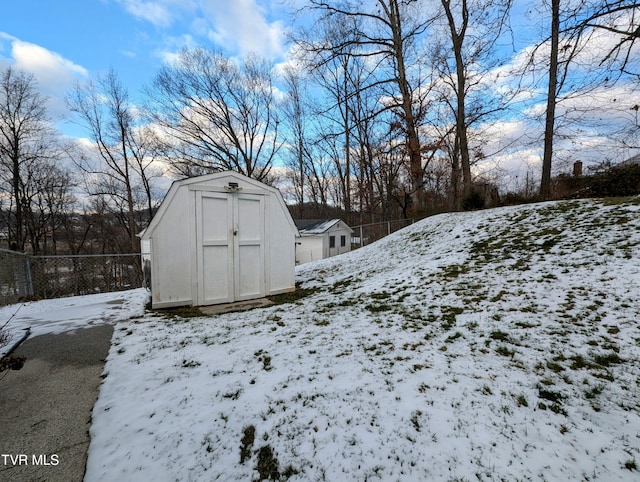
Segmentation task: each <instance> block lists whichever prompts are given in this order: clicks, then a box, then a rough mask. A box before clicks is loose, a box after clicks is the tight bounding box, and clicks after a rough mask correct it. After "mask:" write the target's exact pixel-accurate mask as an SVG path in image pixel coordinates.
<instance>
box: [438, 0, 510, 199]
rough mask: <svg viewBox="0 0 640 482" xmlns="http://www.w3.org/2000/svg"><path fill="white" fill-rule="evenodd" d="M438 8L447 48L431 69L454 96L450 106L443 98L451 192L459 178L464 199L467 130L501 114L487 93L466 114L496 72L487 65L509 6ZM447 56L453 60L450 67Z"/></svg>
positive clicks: (456, 3) (468, 186)
mask: <svg viewBox="0 0 640 482" xmlns="http://www.w3.org/2000/svg"><path fill="white" fill-rule="evenodd" d="M440 3H441V5H442V10H443V14H444V17H445V18H446V25H447V29H448V40H449V42H450V44H449V48H444V47H443V46H442V45H440V49H439V51H440V53H439V54H438V55H437V56H436V59H435V64H436V66H437V68H438V69H439V70H440V74H441V77H440V78H441V79H442V80H444V82H445V84H447V85H448V86H449V87H450V88H451V90H452V91H453V93H454V96H453V99H452V100H449V97H448V96H445V101H446V102H447V103H448V104H449V106H450V107H451V110H452V111H453V115H454V118H455V136H456V138H455V142H454V145H455V148H456V149H455V152H454V156H453V173H452V175H453V176H454V178H455V179H454V180H453V181H454V186H457V176H458V174H459V171H461V172H462V183H463V191H464V196H468V195H469V194H470V193H471V191H472V189H473V179H472V176H471V156H470V147H469V144H470V141H469V135H468V130H469V128H470V126H471V124H472V123H473V122H478V121H479V120H480V119H482V118H484V117H486V116H487V115H488V114H489V113H492V112H495V111H496V110H499V109H500V105H499V104H496V103H494V100H495V99H492V98H491V96H490V95H488V93H487V92H484V95H483V97H484V99H483V101H482V103H477V104H476V105H477V107H476V109H471V107H470V104H471V99H472V98H473V94H474V91H477V90H479V88H480V89H481V88H482V87H483V83H482V79H483V78H484V77H486V73H487V72H488V71H489V70H490V69H491V68H493V67H495V63H496V62H495V61H492V60H491V59H492V57H493V56H494V55H495V52H494V45H495V42H496V40H497V39H498V38H500V36H501V34H502V31H503V27H504V26H505V24H506V16H507V14H508V12H509V8H510V4H511V0H453V1H452V0H441V2H440ZM449 52H450V54H449ZM450 55H453V62H452V65H451V66H450V65H449V61H448V58H449V56H450ZM485 90H486V89H485ZM479 106H481V107H479ZM453 196H454V207H455V208H457V209H459V208H460V206H461V204H460V202H461V199H460V197H459V193H458V189H457V188H455V189H454V192H453Z"/></svg>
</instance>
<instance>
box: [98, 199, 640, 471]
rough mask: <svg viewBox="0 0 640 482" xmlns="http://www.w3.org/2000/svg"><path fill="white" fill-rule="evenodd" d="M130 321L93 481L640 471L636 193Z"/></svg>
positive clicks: (511, 219)
mask: <svg viewBox="0 0 640 482" xmlns="http://www.w3.org/2000/svg"><path fill="white" fill-rule="evenodd" d="M297 278H298V280H299V281H300V282H301V283H302V285H301V286H302V288H303V289H304V290H305V291H303V292H301V293H302V294H304V295H305V296H302V297H300V298H299V299H297V300H294V301H292V302H290V303H284V304H277V305H273V306H270V307H267V308H260V309H254V310H252V311H248V312H238V313H230V314H226V315H216V316H211V317H186V316H179V315H178V316H171V315H169V314H166V313H162V312H155V313H154V312H146V313H145V314H144V315H142V316H140V317H138V318H136V319H132V320H129V321H125V322H120V323H119V324H118V325H117V326H116V332H115V334H114V340H113V346H112V348H111V351H110V354H109V358H108V362H107V366H106V377H105V379H104V383H103V385H102V388H101V392H100V397H99V400H98V402H97V404H96V406H95V408H94V417H93V425H92V427H91V436H92V443H91V447H90V453H89V461H88V466H87V476H86V480H88V481H98V480H100V481H106V480H113V481H118V480H129V481H131V480H140V481H143V480H144V481H147V480H155V481H165V480H199V481H210V480H221V481H231V480H241V481H247V480H259V479H267V478H271V479H279V480H287V479H288V480H292V481H293V480H296V481H312V480H313V481H315V480H328V481H350V480H354V481H355V480H357V481H364V480H382V481H396V480H400V481H421V480H424V481H440V480H442V481H446V480H469V481H470V480H482V481H487V480H549V481H556V480H607V481H611V480H638V479H639V478H640V472H639V471H638V470H639V467H638V464H640V325H639V323H638V321H639V320H640V199H638V198H635V199H632V200H626V201H625V202H621V201H610V202H605V203H603V202H598V201H572V202H561V203H545V204H538V205H529V206H523V207H522V206H521V207H512V208H504V209H496V210H489V211H482V212H476V213H460V214H445V215H440V216H435V217H432V218H429V219H426V220H424V221H422V222H420V223H416V224H415V225H413V226H411V227H409V228H408V229H405V230H403V231H400V232H398V233H396V234H394V235H392V236H389V237H387V238H385V239H384V240H382V241H380V242H378V243H375V244H373V245H371V246H368V247H365V248H363V249H360V250H357V251H354V252H351V253H350V254H348V255H343V256H340V257H336V258H332V259H329V260H324V261H321V262H316V263H310V264H307V265H304V266H302V267H300V268H299V270H298V272H297Z"/></svg>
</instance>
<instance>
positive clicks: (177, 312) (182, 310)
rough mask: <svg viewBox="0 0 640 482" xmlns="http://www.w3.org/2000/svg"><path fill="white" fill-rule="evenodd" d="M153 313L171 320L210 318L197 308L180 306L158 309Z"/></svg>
mask: <svg viewBox="0 0 640 482" xmlns="http://www.w3.org/2000/svg"><path fill="white" fill-rule="evenodd" d="M152 311H153V312H154V313H157V314H159V315H161V316H163V317H165V318H167V319H169V320H177V319H188V318H198V317H203V316H204V317H208V316H210V315H207V314H205V313H203V312H202V311H200V309H199V308H198V307H197V306H178V307H176V308H162V309H157V310H152Z"/></svg>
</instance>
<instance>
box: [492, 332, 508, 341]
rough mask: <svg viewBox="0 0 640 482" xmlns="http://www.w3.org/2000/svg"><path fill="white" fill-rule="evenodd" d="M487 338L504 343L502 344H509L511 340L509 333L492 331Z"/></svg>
mask: <svg viewBox="0 0 640 482" xmlns="http://www.w3.org/2000/svg"><path fill="white" fill-rule="evenodd" d="M489 338H491V339H492V340H497V341H504V342H509V341H510V339H511V337H510V336H509V333H507V332H505V331H502V330H494V331H492V332H491V333H489Z"/></svg>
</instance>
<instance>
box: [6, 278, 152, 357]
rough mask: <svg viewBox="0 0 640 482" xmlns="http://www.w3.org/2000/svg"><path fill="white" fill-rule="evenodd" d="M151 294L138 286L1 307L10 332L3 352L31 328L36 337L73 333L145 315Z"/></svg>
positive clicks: (31, 335)
mask: <svg viewBox="0 0 640 482" xmlns="http://www.w3.org/2000/svg"><path fill="white" fill-rule="evenodd" d="M148 297H149V296H148V293H147V291H146V290H144V289H137V290H131V291H126V292H117V293H102V294H97V295H88V296H76V297H73V298H58V299H54V300H44V301H37V302H35V301H31V302H28V303H18V304H14V305H9V306H3V307H0V327H3V326H4V330H3V332H4V333H5V335H6V343H4V344H2V345H0V356H3V355H4V354H5V353H6V352H7V351H8V350H9V349H10V348H11V347H13V346H14V345H15V343H16V342H18V341H19V340H20V339H21V338H22V337H23V335H24V333H25V330H26V329H27V328H28V329H29V330H30V335H29V336H30V337H34V336H39V335H47V334H59V333H65V332H67V333H72V332H73V331H75V330H77V329H80V328H87V327H90V326H93V325H100V324H105V323H110V324H115V323H117V322H118V321H121V320H126V319H129V318H131V317H132V316H136V315H142V314H143V313H144V305H145V302H146V300H147V299H148ZM5 325H6V326H5Z"/></svg>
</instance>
